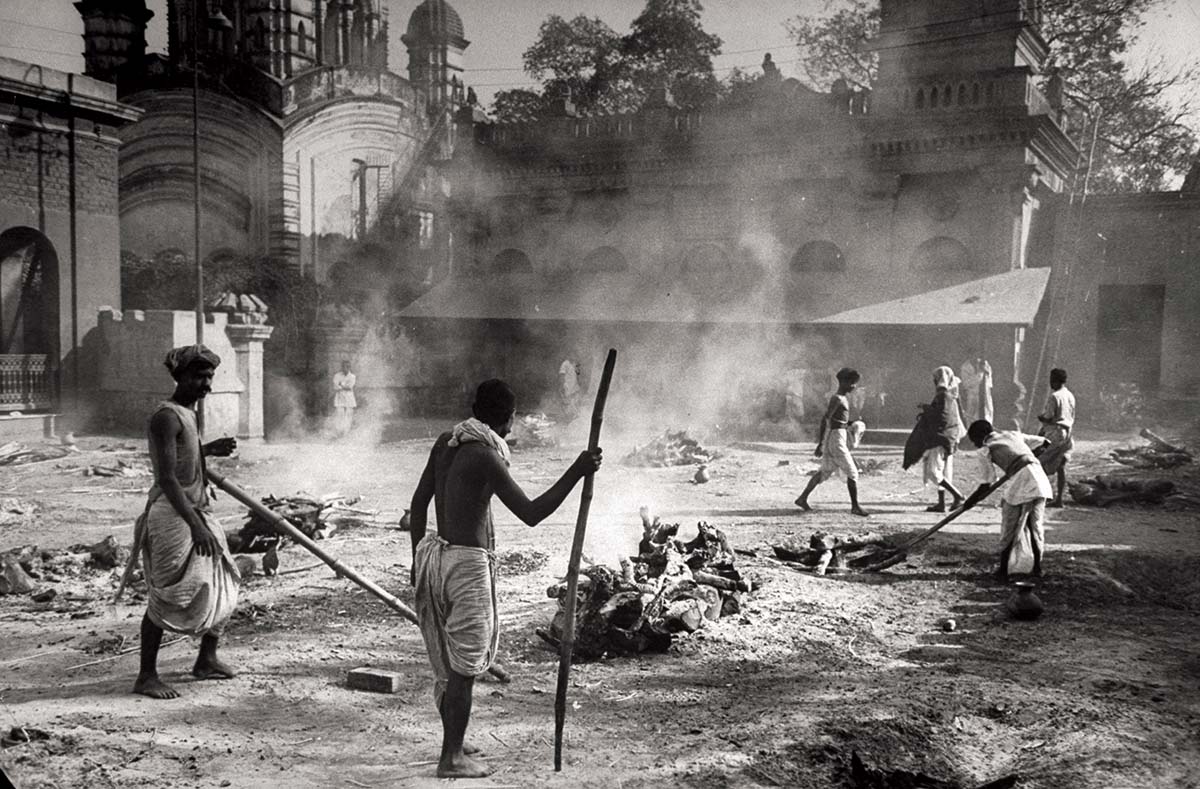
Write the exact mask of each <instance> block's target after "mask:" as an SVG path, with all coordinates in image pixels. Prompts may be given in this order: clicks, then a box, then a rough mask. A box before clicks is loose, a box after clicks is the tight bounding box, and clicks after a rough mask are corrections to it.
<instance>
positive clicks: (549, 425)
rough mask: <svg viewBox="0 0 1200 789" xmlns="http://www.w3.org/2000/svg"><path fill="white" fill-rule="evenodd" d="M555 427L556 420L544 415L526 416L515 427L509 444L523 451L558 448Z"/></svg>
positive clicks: (509, 438)
mask: <svg viewBox="0 0 1200 789" xmlns="http://www.w3.org/2000/svg"><path fill="white" fill-rule="evenodd" d="M554 426H555V422H554V420H553V419H551V418H550V417H548V416H546V415H545V414H543V413H536V414H525V415H524V416H522V417H521V418H520V419H518V420H516V423H515V424H514V425H513V434H512V435H511V436H509V437H508V443H509V444H511V445H512V446H514V447H520V448H522V449H531V448H534V447H555V446H558V438H557V437H556V436H555V434H554Z"/></svg>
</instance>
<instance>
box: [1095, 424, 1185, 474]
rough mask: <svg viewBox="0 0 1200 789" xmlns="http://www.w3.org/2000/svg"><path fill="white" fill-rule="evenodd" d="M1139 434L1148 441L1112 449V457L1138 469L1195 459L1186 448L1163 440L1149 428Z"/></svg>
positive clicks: (1173, 465)
mask: <svg viewBox="0 0 1200 789" xmlns="http://www.w3.org/2000/svg"><path fill="white" fill-rule="evenodd" d="M1141 436H1142V438H1144V439H1146V440H1147V441H1149V442H1150V443H1149V444H1146V445H1143V446H1140V447H1132V448H1129V449H1114V450H1113V451H1112V459H1113V460H1115V461H1117V462H1118V463H1120V464H1122V465H1125V466H1131V467H1133V468H1139V469H1169V468H1176V467H1177V466H1183V465H1186V464H1188V463H1191V462H1192V461H1194V460H1195V457H1194V456H1193V455H1192V453H1191V452H1189V451H1188V450H1186V449H1184V448H1183V447H1179V446H1176V445H1174V444H1172V443H1170V442H1168V441H1165V440H1163V439H1162V438H1160V437H1159V436H1157V435H1155V434H1154V433H1152V432H1150V431H1149V430H1146V429H1143V430H1142V432H1141Z"/></svg>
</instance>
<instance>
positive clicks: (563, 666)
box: [554, 348, 617, 772]
mask: <svg viewBox="0 0 1200 789" xmlns="http://www.w3.org/2000/svg"><path fill="white" fill-rule="evenodd" d="M616 364H617V351H616V349H615V348H610V349H609V350H608V358H606V359H605V360H604V373H603V374H602V375H601V376H600V388H599V389H597V390H596V405H595V406H593V407H592V432H591V434H590V435H589V436H588V449H589V450H595V449H596V448H597V447H598V446H600V426H601V425H602V424H604V403H605V401H607V400H608V385H609V384H610V383H611V382H612V375H613V367H615V366H616ZM594 483H595V475H593V474H588V475H587V476H586V477H584V478H583V492H582V493H581V494H580V496H579V517H578V518H577V519H576V520H575V541H574V542H572V543H571V559H570V562H568V564H567V599H566V601H565V602H564V603H563V610H564V613H565V615H564V620H563V630H562V642H561V643H560V644H559V653H558V688H557V690H556V691H555V694H554V771H555V772H561V771H562V742H563V724H564V723H565V722H566V720H567V682H568V680H569V679H570V677H571V653H572V652H573V651H574V650H575V600H576V596H577V594H578V592H579V561H580V559H581V557H582V556H583V536H584V533H585V532H586V531H587V519H588V508H589V507H590V506H591V504H592V487H593V485H594Z"/></svg>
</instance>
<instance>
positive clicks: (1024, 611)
mask: <svg viewBox="0 0 1200 789" xmlns="http://www.w3.org/2000/svg"><path fill="white" fill-rule="evenodd" d="M1013 587H1014V588H1015V591H1014V592H1013V594H1012V597H1010V598H1008V603H1007V606H1008V612H1009V613H1010V614H1012V616H1013V618H1014V619H1020V620H1022V621H1031V620H1034V619H1037V618H1038V617H1039V616H1041V615H1042V611H1044V610H1045V606H1044V605H1042V601H1041V600H1040V599H1038V596H1037V595H1036V594H1034V593H1033V590H1034V589H1036V588H1037V584H1035V583H1033V582H1032V581H1017V582H1015V583H1014V584H1013Z"/></svg>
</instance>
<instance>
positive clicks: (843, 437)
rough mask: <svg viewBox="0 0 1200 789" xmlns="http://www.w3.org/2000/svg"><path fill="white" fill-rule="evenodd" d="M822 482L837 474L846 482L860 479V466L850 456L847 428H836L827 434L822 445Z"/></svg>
mask: <svg viewBox="0 0 1200 789" xmlns="http://www.w3.org/2000/svg"><path fill="white" fill-rule="evenodd" d="M817 473H818V474H820V475H821V481H822V482H824V481H825V480H827V479H829V478H830V477H832V476H834V475H835V474H836V475H838V476H839V477H841V478H842V479H844V480H847V481H849V480H857V479H858V466H857V465H855V463H854V458H853V456H851V454H850V438H849V435H848V432H847V430H846V428H844V427H835V428H833V429H832V430H830V431H829V432H828V433H826V434H825V440H824V441H823V442H822V443H821V468H820V470H819V471H818V472H817Z"/></svg>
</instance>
